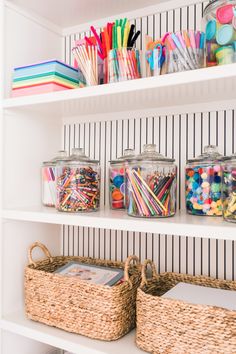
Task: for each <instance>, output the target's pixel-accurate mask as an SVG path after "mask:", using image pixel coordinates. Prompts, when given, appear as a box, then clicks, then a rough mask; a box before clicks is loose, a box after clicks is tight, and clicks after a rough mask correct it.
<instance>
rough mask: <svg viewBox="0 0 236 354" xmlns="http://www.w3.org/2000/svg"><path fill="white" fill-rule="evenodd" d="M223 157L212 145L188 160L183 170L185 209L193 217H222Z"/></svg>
mask: <svg viewBox="0 0 236 354" xmlns="http://www.w3.org/2000/svg"><path fill="white" fill-rule="evenodd" d="M224 159H225V158H224V157H223V156H222V155H221V154H220V153H219V152H218V149H217V147H216V146H214V145H208V146H205V148H204V153H203V154H202V155H200V156H198V157H196V158H194V159H191V160H188V161H187V165H186V169H185V193H186V208H187V212H188V213H189V214H193V215H208V216H221V215H222V200H221V190H222V164H223V161H224Z"/></svg>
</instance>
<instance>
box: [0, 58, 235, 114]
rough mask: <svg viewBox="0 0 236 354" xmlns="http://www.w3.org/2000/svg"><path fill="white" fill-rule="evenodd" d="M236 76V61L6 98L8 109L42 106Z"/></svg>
mask: <svg viewBox="0 0 236 354" xmlns="http://www.w3.org/2000/svg"><path fill="white" fill-rule="evenodd" d="M230 77H236V64H229V65H224V66H215V67H211V68H203V69H198V70H192V71H184V72H180V73H175V74H166V75H162V76H157V77H149V78H142V79H138V80H130V81H123V82H119V83H114V84H107V85H99V86H90V87H85V88H80V89H71V90H65V91H60V92H51V93H46V94H39V95H31V96H23V97H15V98H5V99H4V100H3V108H4V109H17V108H22V107H25V108H27V107H29V106H35V105H41V104H46V103H48V104H49V103H51V104H53V103H58V102H69V101H74V100H83V99H86V98H93V97H102V96H108V95H109V96H111V95H118V94H126V93H130V92H134V93H135V92H138V91H145V90H146V89H162V88H164V87H174V86H176V85H184V84H191V83H192V84H193V83H198V82H206V81H210V80H214V79H227V78H230Z"/></svg>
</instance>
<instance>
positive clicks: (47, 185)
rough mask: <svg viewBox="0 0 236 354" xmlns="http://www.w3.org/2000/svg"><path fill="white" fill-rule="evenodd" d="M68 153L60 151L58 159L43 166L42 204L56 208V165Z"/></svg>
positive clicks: (44, 163) (55, 158) (46, 162)
mask: <svg viewBox="0 0 236 354" xmlns="http://www.w3.org/2000/svg"><path fill="white" fill-rule="evenodd" d="M66 155H67V154H66V151H64V150H60V151H58V154H57V156H56V157H54V158H53V159H52V160H50V161H45V162H43V165H42V170H41V172H42V204H43V205H44V206H48V207H54V206H55V204H56V164H57V162H58V161H60V160H62V159H64V158H65V157H66Z"/></svg>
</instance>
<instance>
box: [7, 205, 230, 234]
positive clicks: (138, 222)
mask: <svg viewBox="0 0 236 354" xmlns="http://www.w3.org/2000/svg"><path fill="white" fill-rule="evenodd" d="M1 214H2V218H4V219H5V220H15V221H25V222H39V223H51V224H58V225H70V226H83V227H93V228H101V229H111V230H121V231H133V232H148V233H156V234H165V235H177V236H191V237H203V238H213V239H224V240H236V224H233V223H228V222H226V221H224V220H223V219H222V218H221V217H206V216H203V217H200V216H193V215H189V214H187V213H186V212H185V211H181V212H177V214H176V215H175V216H174V217H171V218H162V219H161V218H159V219H158V218H153V219H144V218H143V219H142V218H134V217H130V216H128V215H126V213H125V212H123V211H116V210H109V209H102V210H100V211H98V212H92V213H78V214H66V213H61V212H57V211H56V210H55V209H52V208H43V207H31V208H30V207H28V208H16V209H4V210H2V213H1Z"/></svg>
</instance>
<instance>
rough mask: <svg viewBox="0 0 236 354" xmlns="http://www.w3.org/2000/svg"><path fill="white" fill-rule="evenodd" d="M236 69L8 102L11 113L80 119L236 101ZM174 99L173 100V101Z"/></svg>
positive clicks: (99, 87) (181, 74) (233, 66)
mask: <svg viewBox="0 0 236 354" xmlns="http://www.w3.org/2000/svg"><path fill="white" fill-rule="evenodd" d="M235 87H236V68H235V65H234V64H231V65H228V66H227V67H222V66H218V67H212V68H206V69H199V70H194V71H193V72H191V74H190V73H189V72H188V71H185V72H180V73H176V74H170V75H163V76H160V77H152V78H143V79H141V80H132V81H126V82H120V83H115V84H110V85H101V86H95V87H86V88H84V89H83V90H81V89H76V90H68V91H66V92H63V91H61V92H56V93H48V94H41V95H34V96H32V97H17V98H11V99H5V100H4V102H3V108H4V109H5V110H6V111H7V112H8V111H9V112H11V111H13V112H18V113H19V112H22V113H30V114H35V113H37V114H44V115H45V114H46V115H49V114H53V115H55V114H56V115H61V116H68V115H69V116H78V115H82V114H94V113H104V112H106V113H108V112H117V111H118V112H119V111H128V110H131V111H132V110H137V109H142V110H144V109H148V110H149V109H151V108H157V107H166V106H168V107H171V106H177V105H183V104H184V103H186V102H188V104H193V103H198V102H199V101H200V100H201V102H202V103H203V102H210V101H217V100H221V101H222V100H232V99H234V98H235V95H234V89H233V88H235ZM170 97H171V100H170Z"/></svg>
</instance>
